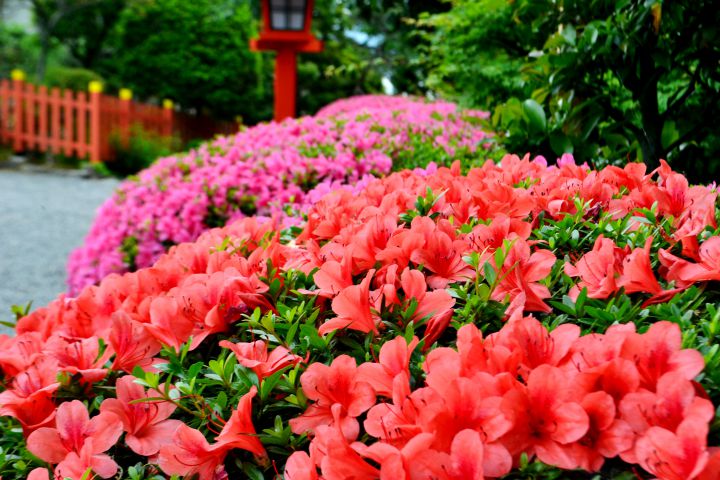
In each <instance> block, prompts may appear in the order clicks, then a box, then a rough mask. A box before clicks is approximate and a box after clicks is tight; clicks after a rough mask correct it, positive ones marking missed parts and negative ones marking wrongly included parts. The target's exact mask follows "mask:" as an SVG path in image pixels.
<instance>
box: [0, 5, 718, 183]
mask: <svg viewBox="0 0 720 480" xmlns="http://www.w3.org/2000/svg"><path fill="white" fill-rule="evenodd" d="M259 18H260V2H259V0H252V1H249V0H194V1H185V0H0V78H3V77H8V76H9V74H10V71H11V70H12V69H18V68H19V69H22V70H24V71H25V73H26V75H27V78H28V80H29V81H31V82H34V83H36V84H43V85H47V86H48V87H53V86H59V87H63V88H70V89H74V90H86V89H87V85H88V82H90V81H92V80H100V81H102V82H103V83H104V85H105V91H106V92H109V93H117V92H118V91H119V90H120V89H121V88H125V89H129V90H131V91H132V93H133V99H134V100H138V101H143V102H150V103H155V104H160V102H162V100H163V99H170V100H172V101H173V102H175V104H176V108H180V109H182V110H183V111H187V112H192V113H193V114H202V115H207V116H209V117H212V118H213V119H215V120H217V121H232V122H235V121H240V122H241V123H242V124H244V125H252V124H255V123H257V122H259V121H264V120H269V119H270V118H271V117H272V76H273V65H274V59H273V56H274V54H273V53H256V52H251V51H250V49H249V47H248V41H249V39H250V38H252V37H254V36H256V35H257V32H258V27H259V25H258V23H259ZM312 26H313V31H314V33H315V34H316V35H317V36H318V37H319V38H320V39H321V40H322V41H323V42H324V43H325V49H324V51H323V52H322V53H319V54H308V55H300V57H299V67H298V70H299V72H298V86H299V91H298V113H299V114H313V113H314V112H316V111H317V110H318V109H319V108H320V107H322V106H323V105H326V104H328V103H329V102H331V101H333V100H335V99H338V98H344V97H348V96H351V95H357V94H362V93H374V92H384V93H395V94H411V95H422V96H427V97H429V98H444V99H447V100H451V101H456V102H459V103H460V104H462V105H463V106H466V107H474V108H484V109H487V110H489V111H491V112H492V113H493V115H492V118H491V119H490V121H489V127H490V128H492V129H493V130H495V131H496V133H497V140H498V146H499V148H503V149H505V150H509V151H513V152H516V153H525V152H532V153H534V154H542V155H545V156H546V157H548V158H549V159H552V158H553V157H555V156H558V155H560V154H562V153H573V154H574V155H575V157H576V159H578V160H580V161H591V162H594V163H596V164H602V163H618V162H625V161H635V160H642V161H645V162H646V163H647V164H648V165H649V166H651V167H654V166H657V165H658V160H659V159H660V158H663V159H666V160H668V161H669V162H670V163H671V164H672V165H673V166H674V167H675V168H676V169H678V170H681V171H685V173H687V174H689V175H690V177H691V179H693V180H696V181H697V180H700V179H702V180H707V179H708V177H709V176H710V177H711V178H717V176H718V174H719V172H720V160H718V153H720V135H718V131H717V128H716V125H715V124H716V121H715V118H716V117H717V116H718V114H720V106H719V105H720V35H719V34H718V32H719V31H720V9H718V8H717V3H716V2H714V1H712V0H696V1H688V0H685V1H673V2H667V1H665V2H663V1H660V0H644V1H632V0H593V1H563V0H552V1H549V0H513V1H507V0H452V1H443V0H318V1H317V2H316V3H315V9H314V19H313V23H312ZM136 136H142V135H136ZM142 140H147V141H146V142H144V143H143V142H142ZM190 140H191V139H184V141H183V142H181V143H180V144H178V142H174V143H173V142H169V141H168V140H167V139H165V140H160V139H157V138H152V137H151V138H149V139H142V138H141V139H140V140H139V141H138V142H139V143H141V145H135V146H134V148H135V150H137V151H136V152H131V153H132V154H134V155H135V156H138V155H140V156H143V155H144V156H145V157H148V158H152V157H155V156H157V154H159V153H163V152H165V151H170V150H178V149H183V148H186V147H187V146H192V145H193V143H192V142H191V141H190ZM188 144H189V145H188ZM147 161H151V160H146V161H145V163H147ZM139 163H140V164H142V163H143V162H142V161H140V162H139ZM133 168H137V167H133ZM130 169H132V168H130ZM125 170H128V169H125ZM121 173H126V172H121Z"/></svg>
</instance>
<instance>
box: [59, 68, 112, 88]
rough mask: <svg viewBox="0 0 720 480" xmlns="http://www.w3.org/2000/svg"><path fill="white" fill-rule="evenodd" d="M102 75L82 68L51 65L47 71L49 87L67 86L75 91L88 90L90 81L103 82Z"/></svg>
mask: <svg viewBox="0 0 720 480" xmlns="http://www.w3.org/2000/svg"><path fill="white" fill-rule="evenodd" d="M102 81H103V79H102V77H101V76H100V75H98V74H97V73H95V72H92V71H90V70H85V69H82V68H68V67H50V68H48V69H47V72H46V73H45V84H46V85H47V86H48V87H59V88H67V89H69V90H73V91H75V92H86V91H87V89H88V85H89V84H90V82H102Z"/></svg>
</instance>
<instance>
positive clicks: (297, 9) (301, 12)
mask: <svg viewBox="0 0 720 480" xmlns="http://www.w3.org/2000/svg"><path fill="white" fill-rule="evenodd" d="M306 8H307V0H270V28H271V29H272V30H292V31H300V30H304V29H305V9H306Z"/></svg>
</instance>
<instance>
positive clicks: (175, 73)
mask: <svg viewBox="0 0 720 480" xmlns="http://www.w3.org/2000/svg"><path fill="white" fill-rule="evenodd" d="M256 29H257V27H256V20H255V17H254V15H253V13H252V11H251V7H250V5H249V4H248V2H240V1H232V0H223V1H214V0H195V1H192V2H188V1H185V0H145V1H136V2H132V3H130V4H129V5H128V7H127V8H126V9H125V11H124V12H123V14H122V16H121V18H120V21H119V23H118V26H117V29H116V32H115V35H114V37H113V39H112V40H111V44H112V47H113V49H114V54H113V55H112V57H109V58H107V59H105V60H103V61H102V62H101V63H100V65H99V70H100V73H101V74H102V75H103V77H105V78H107V79H108V81H109V82H110V83H112V84H114V86H116V87H119V86H123V87H128V88H131V89H132V90H133V91H134V92H135V93H136V95H137V96H138V97H141V98H148V97H155V98H170V99H173V100H174V101H176V102H178V103H179V104H180V105H182V106H183V107H185V108H190V109H197V110H199V111H207V112H209V113H212V114H213V115H215V116H216V117H220V118H234V117H235V116H236V115H238V114H240V115H242V116H243V118H244V119H245V120H246V121H248V122H254V121H257V120H260V119H266V118H268V117H269V116H270V111H271V109H272V102H271V100H270V98H271V97H270V94H271V93H272V89H271V88H270V85H271V84H272V81H271V79H270V78H269V72H270V70H269V69H268V68H267V65H266V64H265V63H266V58H265V57H263V56H261V55H260V54H257V53H253V52H250V50H249V47H248V42H249V39H250V38H251V37H252V36H254V35H255V34H256Z"/></svg>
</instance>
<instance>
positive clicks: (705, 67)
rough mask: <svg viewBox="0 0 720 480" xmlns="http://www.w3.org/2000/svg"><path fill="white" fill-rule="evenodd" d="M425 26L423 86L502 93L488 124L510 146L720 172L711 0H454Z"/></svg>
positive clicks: (703, 174) (468, 95)
mask: <svg viewBox="0 0 720 480" xmlns="http://www.w3.org/2000/svg"><path fill="white" fill-rule="evenodd" d="M425 22H426V25H428V26H430V27H432V28H433V32H432V36H433V37H432V38H433V39H434V40H435V41H434V42H432V43H431V46H432V47H431V48H430V49H429V50H428V55H427V59H428V61H429V68H430V75H429V79H430V82H431V84H432V85H433V86H434V87H435V88H436V89H437V90H438V91H440V92H441V93H444V94H448V95H451V96H454V97H456V98H458V99H460V100H462V101H464V102H465V103H467V104H471V105H479V106H492V104H493V103H495V102H497V101H498V100H502V101H503V103H502V104H500V105H499V106H497V107H496V108H495V111H494V115H493V119H492V122H493V126H494V127H495V128H496V129H497V130H498V132H499V135H500V139H501V141H502V142H503V143H504V144H505V146H506V147H507V148H508V149H510V150H532V151H534V152H540V153H545V154H546V155H548V156H551V157H552V156H555V155H558V154H562V153H565V152H574V153H575V156H576V158H579V159H581V160H590V159H591V158H599V159H600V160H601V161H607V162H612V161H622V160H636V159H637V160H644V161H645V162H646V163H648V164H649V165H657V164H658V161H659V159H661V158H664V159H667V160H668V161H669V162H670V163H671V164H673V165H675V167H676V168H678V169H681V170H684V171H686V172H687V173H688V174H689V175H690V176H691V178H692V179H694V180H698V179H702V178H704V179H707V178H708V175H715V176H717V175H718V174H719V173H720V162H719V161H717V160H716V159H717V157H718V153H720V135H718V134H717V133H716V132H717V129H716V127H715V124H714V118H716V117H717V115H718V114H720V68H719V67H718V65H719V61H720V29H719V28H718V25H720V10H718V9H717V5H715V2H713V1H711V0H699V1H692V2H690V1H687V0H686V1H676V2H667V1H665V2H663V1H659V0H646V1H637V0H593V1H575V0H560V1H551V0H541V1H537V0H532V1H531V0H518V1H515V2H504V1H498V0H480V1H477V0H456V1H455V2H454V3H453V9H452V10H451V11H450V12H448V13H446V14H442V15H435V16H432V17H430V18H428V19H426V21H425ZM441 38H443V39H447V40H448V41H447V43H442V42H440V41H439V39H441ZM518 74H519V79H520V81H519V82H514V81H513V78H517V77H518ZM445 84H449V85H450V86H449V87H448V86H446V85H445ZM617 152H619V154H618V153H617Z"/></svg>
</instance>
